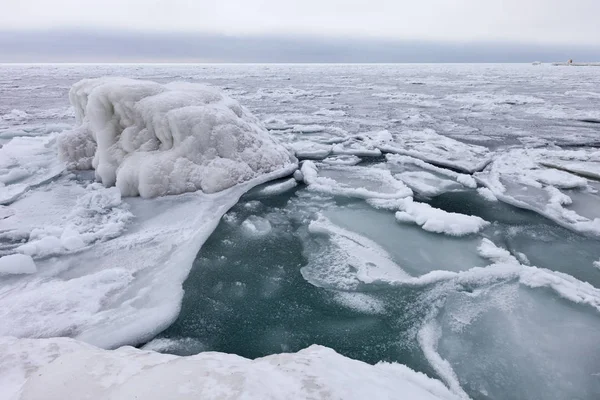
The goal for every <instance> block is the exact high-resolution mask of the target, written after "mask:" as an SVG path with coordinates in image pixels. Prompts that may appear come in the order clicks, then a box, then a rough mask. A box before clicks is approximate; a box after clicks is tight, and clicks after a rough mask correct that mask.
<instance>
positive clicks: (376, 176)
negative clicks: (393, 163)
mask: <svg viewBox="0 0 600 400" xmlns="http://www.w3.org/2000/svg"><path fill="white" fill-rule="evenodd" d="M302 175H303V177H304V182H305V183H306V184H307V185H308V188H309V189H310V190H315V191H319V192H322V193H327V194H334V195H340V196H351V197H359V198H365V199H368V198H384V199H396V198H403V197H407V196H410V195H412V191H411V190H410V189H409V188H408V187H406V185H404V184H403V183H402V182H401V181H399V180H397V179H394V177H392V175H391V174H390V172H389V171H386V170H383V169H378V168H369V167H350V166H344V165H328V164H318V165H317V164H315V163H314V162H312V161H305V162H304V163H303V164H302Z"/></svg>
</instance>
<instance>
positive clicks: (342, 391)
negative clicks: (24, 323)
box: [0, 338, 458, 400]
mask: <svg viewBox="0 0 600 400" xmlns="http://www.w3.org/2000/svg"><path fill="white" fill-rule="evenodd" d="M0 349H1V350H2V354H3V355H4V357H3V358H2V360H0V371H2V372H3V373H2V374H0V382H1V383H2V385H0V390H1V391H2V392H0V393H1V394H3V398H8V399H9V398H12V397H13V396H15V399H20V400H32V399H40V398H44V399H48V400H57V399H64V398H66V397H72V398H90V399H107V398H110V399H115V400H117V399H123V400H124V399H132V398H140V399H148V400H152V399H165V398H169V399H188V398H198V397H201V398H204V399H220V398H223V397H227V398H231V399H265V398H274V399H281V398H293V399H306V400H308V399H313V398H315V396H317V397H322V396H323V393H324V394H325V396H328V397H332V398H340V399H364V398H368V397H373V398H378V399H379V398H381V399H386V398H389V399H391V398H396V397H397V396H398V393H402V396H405V397H406V398H410V399H414V400H458V397H457V396H456V395H454V394H452V393H451V392H450V391H449V390H448V389H447V388H446V387H445V386H444V385H443V384H442V383H441V382H440V381H438V380H435V379H432V378H429V377H428V376H427V375H425V374H423V373H419V372H415V371H413V370H411V369H410V368H408V367H406V366H404V365H402V364H397V363H384V362H382V363H378V364H376V365H369V364H367V363H364V362H361V361H356V360H352V359H349V358H346V357H344V356H342V355H340V354H338V353H336V352H335V351H333V350H331V349H329V348H326V347H322V346H316V345H314V346H311V347H308V348H306V349H304V350H301V351H299V352H297V353H284V354H274V355H271V356H268V357H264V358H258V359H256V360H249V359H246V358H243V357H239V356H236V355H233V354H224V353H216V352H205V353H200V354H198V355H195V356H191V357H178V356H174V355H167V354H160V353H155V352H152V351H143V350H138V349H135V348H132V347H124V348H121V349H119V350H115V351H106V350H100V349H97V348H94V347H92V346H89V345H85V344H84V343H81V342H77V341H75V340H72V339H63V338H57V339H46V340H30V339H15V338H2V339H0ZM339 371H344V373H343V374H340V373H339Z"/></svg>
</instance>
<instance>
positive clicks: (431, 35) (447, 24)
mask: <svg viewBox="0 0 600 400" xmlns="http://www.w3.org/2000/svg"><path fill="white" fill-rule="evenodd" d="M3 3H5V4H2V7H1V11H2V12H1V13H0V27H2V29H5V30H31V29H73V28H78V29H102V30H134V31H144V32H147V31H157V32H188V33H192V32H196V33H204V34H214V35H232V36H247V35H268V36H277V35H313V36H317V35H318V36H323V37H368V38H379V39H394V40H398V41H416V40H417V41H447V42H460V41H503V42H513V43H517V42H520V43H537V44H554V45H557V44H561V45H566V46H575V45H600V24H599V23H598V16H599V15H600V1H598V0H127V1H123V0H5V1H4V2H3Z"/></svg>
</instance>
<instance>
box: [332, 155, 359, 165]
mask: <svg viewBox="0 0 600 400" xmlns="http://www.w3.org/2000/svg"><path fill="white" fill-rule="evenodd" d="M360 161H361V159H360V158H359V157H357V156H355V155H339V156H331V157H327V158H326V159H324V160H323V162H324V163H325V164H331V165H356V164H358V163H360Z"/></svg>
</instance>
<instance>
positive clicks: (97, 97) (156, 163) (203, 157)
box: [59, 78, 294, 197]
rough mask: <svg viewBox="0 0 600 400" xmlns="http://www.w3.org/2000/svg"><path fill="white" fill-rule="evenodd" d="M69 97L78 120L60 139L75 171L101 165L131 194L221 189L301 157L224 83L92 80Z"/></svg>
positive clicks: (107, 180)
mask: <svg viewBox="0 0 600 400" xmlns="http://www.w3.org/2000/svg"><path fill="white" fill-rule="evenodd" d="M69 99H70V101H71V104H72V105H73V107H74V108H75V115H76V119H77V122H78V124H79V125H78V126H77V127H76V128H75V129H73V130H70V131H68V132H65V133H63V134H62V135H61V136H60V138H59V155H60V158H61V159H62V160H63V161H66V162H67V164H68V166H69V168H71V169H91V168H93V169H95V171H96V179H97V180H98V181H101V182H102V183H103V184H104V185H105V186H107V187H110V186H115V185H116V186H117V188H119V190H120V191H121V193H122V194H123V195H124V196H137V195H140V196H142V197H156V196H162V195H168V194H179V193H184V192H191V191H196V190H202V191H203V192H205V193H214V192H218V191H221V190H223V189H226V188H229V187H232V186H234V185H236V184H238V183H242V182H245V181H248V180H250V179H252V178H255V177H257V176H258V175H261V174H264V173H269V172H273V171H275V170H278V169H281V168H282V167H284V166H285V165H287V164H289V163H290V162H292V161H294V160H293V157H292V156H290V154H289V153H288V151H287V150H286V149H285V148H284V147H283V146H281V145H279V144H276V143H275V142H274V141H273V139H272V138H271V137H270V136H269V134H268V133H267V131H266V130H265V129H264V127H263V126H262V125H261V124H260V122H259V121H258V120H257V119H256V118H255V117H254V116H252V115H251V114H250V113H249V112H248V111H247V110H246V109H245V108H243V107H242V106H241V105H240V104H239V103H238V102H237V101H235V100H233V99H231V98H229V97H227V96H226V95H224V94H223V93H222V92H221V91H219V90H218V89H216V88H212V87H209V86H205V85H200V84H192V83H184V82H174V83H169V84H166V85H161V84H158V83H155V82H150V81H138V80H132V79H126V78H98V79H84V80H82V81H80V82H78V83H76V84H75V85H73V87H72V89H71V91H70V93H69Z"/></svg>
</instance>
